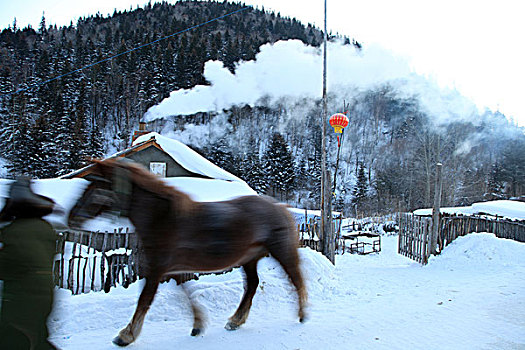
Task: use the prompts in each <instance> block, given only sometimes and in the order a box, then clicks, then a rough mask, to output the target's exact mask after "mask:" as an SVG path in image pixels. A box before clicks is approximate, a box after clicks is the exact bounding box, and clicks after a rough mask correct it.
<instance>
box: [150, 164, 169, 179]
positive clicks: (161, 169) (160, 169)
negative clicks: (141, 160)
mask: <svg viewBox="0 0 525 350" xmlns="http://www.w3.org/2000/svg"><path fill="white" fill-rule="evenodd" d="M149 171H151V172H152V173H153V174H155V175H158V176H160V177H166V163H163V162H150V163H149Z"/></svg>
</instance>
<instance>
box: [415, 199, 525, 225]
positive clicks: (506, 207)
mask: <svg viewBox="0 0 525 350" xmlns="http://www.w3.org/2000/svg"><path fill="white" fill-rule="evenodd" d="M440 211H441V213H446V214H461V215H491V216H496V215H497V216H499V217H503V218H506V219H510V220H525V203H524V202H518V201H511V200H497V201H490V202H480V203H474V204H472V205H471V206H468V207H450V208H441V210H440ZM414 214H415V215H421V216H426V215H432V208H429V209H418V210H415V211H414Z"/></svg>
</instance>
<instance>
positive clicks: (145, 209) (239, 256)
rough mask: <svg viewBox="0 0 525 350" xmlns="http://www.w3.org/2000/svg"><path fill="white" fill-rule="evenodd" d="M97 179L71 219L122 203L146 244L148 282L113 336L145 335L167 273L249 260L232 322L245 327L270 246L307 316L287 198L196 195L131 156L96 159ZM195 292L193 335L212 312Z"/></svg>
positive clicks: (74, 222) (121, 341)
mask: <svg viewBox="0 0 525 350" xmlns="http://www.w3.org/2000/svg"><path fill="white" fill-rule="evenodd" d="M90 179H91V180H92V181H91V184H90V185H89V186H88V187H87V188H86V190H85V191H84V193H83V194H82V196H81V197H80V199H79V200H78V202H77V204H76V205H75V207H74V208H73V209H72V210H71V212H70V214H69V225H70V226H72V227H80V225H81V224H82V222H84V221H85V220H86V219H89V218H93V217H95V216H97V215H99V214H101V213H103V212H107V211H115V210H116V211H119V212H120V213H121V215H125V216H127V217H129V219H130V221H131V222H132V223H133V225H134V226H135V229H136V233H137V234H138V236H139V237H140V240H141V243H142V246H143V248H144V257H145V260H144V261H143V263H144V262H145V263H146V268H145V270H146V272H145V285H144V288H143V290H142V293H141V294H140V297H139V301H138V305H137V308H136V310H135V314H134V315H133V318H132V319H131V321H130V323H129V324H128V325H127V326H126V327H125V328H124V329H122V330H121V331H120V333H119V335H118V336H117V337H115V339H113V342H114V343H115V344H117V345H120V346H126V345H128V344H130V343H132V342H133V341H135V339H137V337H138V336H139V333H140V331H141V329H142V324H143V322H144V317H145V316H146V313H147V311H148V309H149V307H150V305H151V303H152V301H153V298H154V296H155V293H156V291H157V288H158V285H159V281H161V280H162V279H163V278H165V277H166V276H173V275H177V274H181V273H186V272H218V271H223V270H226V269H228V268H231V267H235V266H242V267H243V269H244V274H245V288H244V296H243V298H242V300H241V303H240V305H239V307H238V308H237V310H236V311H235V313H234V314H233V316H231V317H230V319H229V321H228V323H227V324H226V326H225V328H226V329H228V330H235V329H237V328H239V326H241V325H242V324H243V323H244V322H245V321H246V318H247V317H248V313H249V311H250V307H251V304H252V299H253V296H254V294H255V291H256V290H257V286H258V284H259V278H258V276H257V262H258V261H259V259H261V258H262V257H264V256H266V255H267V254H268V253H270V254H271V255H272V256H273V257H274V258H275V259H276V260H277V261H278V262H279V263H280V264H281V265H282V267H283V269H284V271H285V272H286V273H287V274H288V276H289V277H290V280H291V282H292V284H293V285H294V286H295V288H296V290H297V293H298V296H299V298H298V301H299V320H300V321H301V322H303V321H304V319H305V310H304V309H305V304H306V298H307V293H306V288H305V285H304V282H303V278H302V275H301V270H300V266H299V258H298V251H297V248H298V235H297V232H296V230H295V224H294V222H293V218H292V217H291V215H290V214H289V212H288V210H287V209H286V208H285V207H284V206H282V205H279V204H278V203H277V202H275V201H273V200H271V199H268V198H265V197H260V196H255V195H254V196H245V197H240V198H237V199H233V200H229V201H223V202H195V201H193V200H191V198H190V197H189V196H188V195H186V194H184V193H182V192H180V191H178V190H176V189H175V188H173V187H170V186H167V185H165V184H164V183H163V182H162V181H161V180H160V179H159V178H158V177H156V176H155V175H153V174H151V173H150V172H148V171H147V170H146V169H144V168H142V167H141V166H139V165H137V164H136V163H132V162H128V161H123V160H115V159H108V160H104V161H96V162H95V165H94V166H93V172H92V175H91V177H90ZM183 289H184V288H183ZM189 299H190V304H191V307H192V310H193V315H194V323H193V330H192V332H191V335H198V334H200V333H201V331H202V330H203V327H204V320H203V317H202V312H201V311H200V310H199V309H198V308H197V306H196V305H195V304H193V303H192V301H191V298H189Z"/></svg>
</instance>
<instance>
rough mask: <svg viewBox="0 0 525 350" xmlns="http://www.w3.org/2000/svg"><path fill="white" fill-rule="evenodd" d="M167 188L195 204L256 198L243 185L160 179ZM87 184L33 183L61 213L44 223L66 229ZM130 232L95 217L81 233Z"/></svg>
mask: <svg viewBox="0 0 525 350" xmlns="http://www.w3.org/2000/svg"><path fill="white" fill-rule="evenodd" d="M162 180H163V181H164V182H166V183H167V184H168V185H170V186H173V187H175V188H177V189H178V190H180V191H182V192H184V193H187V194H188V195H189V196H190V197H191V198H192V199H193V200H195V201H199V202H211V201H223V200H229V199H233V198H236V197H240V196H247V195H257V193H256V192H255V191H254V190H252V189H251V188H250V186H248V185H247V184H246V183H245V182H244V181H242V180H237V181H225V180H217V179H203V178H194V177H171V178H163V179H162ZM11 182H12V180H6V179H0V210H1V208H3V207H4V203H5V198H7V196H8V191H9V187H10V184H11ZM88 183H89V181H87V180H84V179H81V178H75V179H45V180H33V181H32V185H31V187H32V189H33V191H34V192H35V193H38V194H41V195H44V196H46V197H49V198H52V199H53V200H54V201H55V202H56V203H57V204H58V206H60V207H61V208H63V210H62V212H55V213H53V214H51V215H48V216H47V217H46V218H45V219H46V220H47V221H49V222H50V223H51V224H52V225H53V226H54V227H56V228H64V227H66V221H67V215H68V213H69V211H70V210H71V208H72V207H73V206H74V205H75V203H76V201H77V200H78V198H79V197H80V196H81V195H82V193H83V191H84V189H85V188H86V187H87V185H88ZM120 227H122V228H124V229H125V228H127V227H129V228H130V230H133V225H132V224H131V223H130V222H129V221H128V220H127V219H118V220H117V219H115V218H107V217H99V218H97V219H94V220H90V221H88V222H86V224H85V226H84V229H86V230H90V231H113V230H114V229H115V228H120Z"/></svg>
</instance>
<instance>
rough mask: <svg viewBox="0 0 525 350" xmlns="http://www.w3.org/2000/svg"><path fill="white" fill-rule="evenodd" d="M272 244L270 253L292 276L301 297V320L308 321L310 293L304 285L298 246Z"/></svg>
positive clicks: (291, 278)
mask: <svg viewBox="0 0 525 350" xmlns="http://www.w3.org/2000/svg"><path fill="white" fill-rule="evenodd" d="M282 243H283V242H281V244H272V245H271V246H269V247H268V249H269V250H270V254H271V255H272V256H273V257H274V258H275V259H276V260H277V261H278V262H279V263H280V264H281V266H282V267H283V269H284V271H285V272H286V274H287V275H288V277H290V280H291V282H292V284H293V285H294V286H295V289H296V291H297V296H298V297H299V300H298V301H299V321H300V322H304V321H306V311H305V309H306V302H307V299H308V295H307V292H306V287H305V285H304V280H303V274H302V273H301V267H300V265H299V254H298V251H297V247H296V246H294V245H288V244H282Z"/></svg>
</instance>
